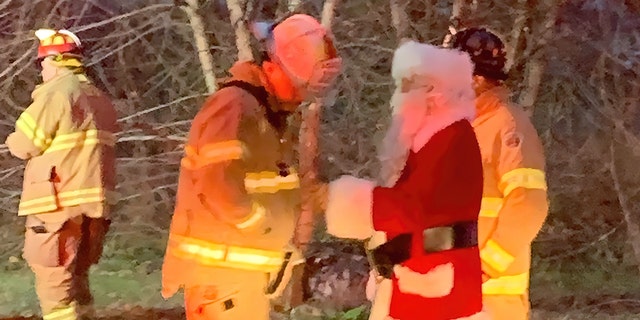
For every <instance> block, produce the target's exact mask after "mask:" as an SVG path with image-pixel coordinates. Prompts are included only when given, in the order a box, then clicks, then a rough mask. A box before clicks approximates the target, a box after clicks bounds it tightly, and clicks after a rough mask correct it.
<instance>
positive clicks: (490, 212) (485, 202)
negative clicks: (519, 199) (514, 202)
mask: <svg viewBox="0 0 640 320" xmlns="http://www.w3.org/2000/svg"><path fill="white" fill-rule="evenodd" d="M502 201H503V200H502V198H495V197H483V198H482V202H481V204H480V217H485V218H497V217H498V213H499V212H500V209H502Z"/></svg>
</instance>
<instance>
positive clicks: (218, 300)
mask: <svg viewBox="0 0 640 320" xmlns="http://www.w3.org/2000/svg"><path fill="white" fill-rule="evenodd" d="M215 273H216V278H217V279H220V280H218V281H216V282H215V283H209V284H204V283H203V284H202V285H199V286H193V287H187V288H185V290H184V298H185V311H186V314H187V320H239V319H251V320H269V310H270V303H269V299H268V298H267V296H266V295H265V289H266V287H267V281H268V274H266V273H264V272H260V271H246V270H238V269H230V268H229V269H226V268H219V269H218V268H217V269H216V270H215Z"/></svg>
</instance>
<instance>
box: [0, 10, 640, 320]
mask: <svg viewBox="0 0 640 320" xmlns="http://www.w3.org/2000/svg"><path fill="white" fill-rule="evenodd" d="M247 1H248V3H247ZM228 2H229V3H227V1H224V0H222V1H220V0H204V1H199V3H197V1H191V3H192V4H194V3H195V4H196V10H192V11H189V10H183V7H180V6H177V4H178V5H184V4H185V3H177V4H176V3H174V2H173V1H165V0H30V1H22V0H0V45H1V48H2V49H1V50H0V92H2V94H0V106H2V107H1V108H0V112H1V113H2V116H1V117H0V139H5V137H6V136H7V135H8V134H9V133H10V132H12V131H13V124H14V121H15V119H16V118H17V117H18V115H19V114H20V112H21V111H22V110H23V109H24V108H25V107H26V106H27V105H28V104H29V103H30V99H31V98H30V93H31V91H32V90H33V88H34V86H35V85H36V84H38V82H39V81H40V80H39V74H38V72H39V70H38V68H36V65H35V63H34V57H35V53H36V52H35V50H36V46H37V43H36V41H35V38H34V35H33V31H34V30H35V29H37V28H40V27H54V28H62V27H66V28H68V29H70V30H71V31H74V32H76V33H77V34H78V35H79V37H80V38H81V39H83V41H84V43H85V45H86V48H87V52H88V64H89V67H90V68H89V69H90V71H89V74H90V76H91V78H92V79H93V80H94V81H95V82H96V83H97V84H98V86H99V87H100V88H102V89H103V90H105V91H106V92H107V93H109V94H110V95H111V96H112V97H113V98H114V101H115V104H116V106H117V109H118V112H119V115H120V122H121V124H122V126H123V132H122V133H121V135H120V136H119V138H120V140H119V141H120V142H119V143H118V145H117V151H118V157H119V159H118V182H119V184H118V190H117V191H118V192H119V193H120V196H121V197H120V201H119V202H118V203H117V206H116V210H115V216H114V223H113V225H112V230H111V232H110V233H109V235H108V241H107V243H106V245H105V253H104V256H103V259H102V261H101V263H100V264H99V265H98V266H97V267H96V268H95V270H94V272H93V274H92V279H93V280H94V290H95V292H96V299H97V301H96V302H97V305H98V308H99V309H100V310H102V311H101V312H100V313H99V314H100V315H101V316H100V318H101V319H118V318H128V319H155V318H157V319H161V318H164V319H182V318H184V315H183V313H182V310H181V297H179V296H178V297H175V298H173V299H171V300H169V301H164V300H163V299H162V298H161V297H160V293H159V287H160V284H159V283H160V275H159V270H160V267H161V264H162V256H163V254H164V247H165V242H166V237H167V232H168V226H169V223H170V220H171V214H172V211H173V204H174V196H175V189H176V183H177V177H178V164H179V159H180V157H181V156H182V143H183V141H184V138H185V136H186V133H187V132H188V129H189V124H190V119H192V117H193V116H194V115H195V114H196V112H197V110H198V108H199V106H200V105H201V103H202V102H203V100H204V98H205V97H206V96H207V92H208V89H207V86H206V84H205V77H204V73H203V68H202V65H201V62H200V60H199V58H198V50H197V48H196V45H195V43H196V42H195V40H194V39H195V38H196V37H197V34H196V33H197V32H195V33H194V30H195V29H194V28H193V24H190V21H191V20H190V17H191V18H193V15H197V16H199V17H201V18H202V21H203V22H204V26H203V27H204V28H203V29H204V31H205V33H204V35H205V38H206V41H207V42H208V44H209V46H210V53H211V55H212V57H213V64H214V75H215V77H216V78H221V77H224V76H225V75H226V74H225V72H226V70H227V69H228V68H229V67H230V66H231V64H232V63H233V62H234V61H235V60H236V59H237V57H238V49H237V47H236V40H235V32H234V29H233V26H232V24H231V23H230V20H229V10H228V9H227V8H228V7H227V5H228V4H229V5H240V7H242V8H244V9H245V15H246V17H247V18H253V17H258V18H268V17H273V16H276V15H280V14H282V13H283V12H285V11H287V10H288V9H287V8H288V6H296V7H297V10H299V11H302V12H306V13H309V14H312V15H314V16H318V17H319V16H320V14H321V11H322V7H323V3H324V1H321V0H309V1H292V0H290V1H283V0H280V1H278V0H262V1H260V0H239V1H238V0H236V1H234V0H229V1H228ZM454 8H455V9H454ZM392 13H393V14H392ZM392 16H396V17H399V19H396V20H394V19H392ZM452 16H459V17H460V19H459V23H461V25H463V26H472V25H483V26H487V27H489V28H491V29H492V30H494V31H496V32H497V33H498V34H500V35H502V36H503V37H504V39H505V41H506V42H507V44H508V46H509V57H510V58H511V62H512V63H511V65H510V70H509V73H510V76H511V78H510V80H509V82H508V86H509V87H510V88H511V89H512V91H513V100H514V101H516V102H519V103H521V104H522V105H523V106H524V107H525V108H526V110H527V111H528V112H530V114H531V117H532V120H533V122H534V124H535V126H536V128H537V129H538V131H539V133H540V136H541V137H542V140H543V141H544V145H545V151H546V156H547V166H548V167H547V174H548V176H547V177H548V181H549V186H550V189H549V196H550V200H551V208H550V216H549V219H548V220H547V223H546V225H545V227H544V228H543V230H542V232H541V233H540V235H539V237H538V238H537V240H536V242H535V243H534V246H533V255H534V262H533V264H534V265H533V274H532V284H531V300H532V304H533V308H534V314H533V317H534V318H535V319H583V318H584V319H640V315H637V314H640V281H639V276H640V274H639V270H640V269H639V268H640V168H639V165H638V163H639V160H640V80H639V79H640V78H639V77H638V76H639V73H640V1H639V0H627V1H623V0H469V1H460V0H458V1H446V0H391V1H389V0H366V1H364V0H363V1H354V0H351V1H338V2H337V6H336V8H335V17H334V20H333V24H332V28H333V32H334V34H335V37H336V42H337V47H338V49H339V51H340V53H341V54H342V56H343V57H344V60H345V72H344V74H343V75H342V76H341V78H340V81H339V84H338V86H339V89H340V91H339V96H338V99H337V101H336V103H335V104H334V105H333V106H331V107H328V108H325V109H323V111H322V115H321V121H322V122H321V130H320V134H319V140H320V147H319V148H320V152H319V157H320V161H319V163H320V173H321V174H322V175H323V176H324V177H326V178H329V179H331V178H335V177H337V176H338V175H340V174H342V173H349V174H354V175H358V176H362V177H370V176H373V175H375V172H376V171H377V167H378V164H377V161H376V159H375V144H376V142H377V141H378V139H379V137H380V135H381V133H383V132H384V130H385V128H386V126H387V121H388V117H389V110H388V101H389V98H390V96H391V92H392V89H393V88H392V82H391V77H390V63H391V58H392V54H393V50H394V48H395V47H396V46H397V43H398V41H399V39H400V38H401V37H412V38H414V39H418V40H420V41H423V42H428V43H432V44H439V43H441V42H442V39H443V36H444V35H445V34H446V30H447V27H448V26H449V21H450V17H452ZM393 21H395V22H396V23H394V22H393ZM22 169H23V162H21V161H20V160H18V159H15V158H12V157H11V155H10V154H9V153H8V151H7V150H6V148H4V146H3V147H2V148H0V201H1V202H0V267H1V268H2V269H0V270H1V271H0V283H2V285H1V286H0V318H2V317H3V316H4V317H7V318H11V316H17V315H24V316H31V315H32V314H38V312H39V311H38V304H37V299H36V297H35V294H34V292H33V289H32V285H33V284H32V282H33V279H32V276H31V274H30V271H29V269H28V267H27V266H26V265H25V263H24V261H23V260H22V258H21V246H22V241H23V228H24V227H23V219H21V218H17V217H16V211H17V203H18V199H19V196H20V191H21V179H22ZM315 238H316V242H315V243H314V244H313V245H312V247H311V251H310V255H312V256H314V257H315V258H314V259H311V260H310V262H313V263H312V264H311V265H310V267H311V268H312V270H314V275H313V276H312V277H311V279H310V280H309V286H310V287H311V289H312V290H313V291H314V297H313V299H311V300H310V301H309V302H308V304H307V305H305V306H303V307H300V308H297V309H296V310H295V311H294V312H293V314H292V315H290V317H291V318H292V319H364V317H365V315H366V313H367V307H368V306H367V304H366V302H365V301H364V300H365V299H364V297H363V293H362V286H363V285H364V282H365V281H366V273H367V266H366V260H365V259H364V258H363V257H362V249H361V248H360V247H359V246H358V245H357V244H354V243H349V242H345V241H338V240H336V239H333V238H331V237H329V236H327V235H325V234H324V233H323V230H322V226H321V225H320V226H319V228H318V230H317V232H316V237H315ZM344 297H349V299H346V298H344ZM361 305H362V306H363V307H361V308H357V307H358V306H361ZM348 310H351V311H350V312H347V311H348ZM345 312H346V313H345ZM276 316H277V315H274V317H276ZM280 316H281V317H286V316H285V315H280Z"/></svg>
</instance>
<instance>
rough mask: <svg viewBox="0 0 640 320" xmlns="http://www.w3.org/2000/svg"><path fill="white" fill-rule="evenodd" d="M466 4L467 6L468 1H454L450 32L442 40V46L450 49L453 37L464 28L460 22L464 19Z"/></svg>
mask: <svg viewBox="0 0 640 320" xmlns="http://www.w3.org/2000/svg"><path fill="white" fill-rule="evenodd" d="M465 4H467V0H453V5H452V7H451V17H450V18H449V32H448V33H447V35H446V36H445V37H444V39H443V40H442V46H444V47H448V46H449V45H450V42H451V37H452V36H453V35H454V34H455V33H456V32H458V29H460V28H461V27H462V25H461V22H460V21H461V19H462V13H463V12H464V10H465Z"/></svg>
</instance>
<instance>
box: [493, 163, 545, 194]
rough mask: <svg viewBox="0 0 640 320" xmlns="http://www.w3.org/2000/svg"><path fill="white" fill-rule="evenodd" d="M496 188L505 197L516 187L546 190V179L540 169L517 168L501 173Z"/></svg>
mask: <svg viewBox="0 0 640 320" xmlns="http://www.w3.org/2000/svg"><path fill="white" fill-rule="evenodd" d="M498 188H499V189H500V190H501V191H502V194H503V196H504V197H507V195H509V193H511V191H513V190H515V189H516V188H527V189H542V190H547V180H546V178H545V174H544V171H542V170H539V169H532V168H518V169H514V170H511V171H509V172H507V173H505V174H504V175H502V178H500V183H499V184H498Z"/></svg>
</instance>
